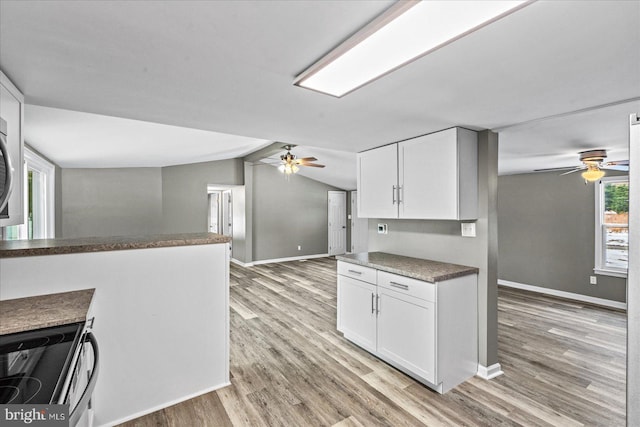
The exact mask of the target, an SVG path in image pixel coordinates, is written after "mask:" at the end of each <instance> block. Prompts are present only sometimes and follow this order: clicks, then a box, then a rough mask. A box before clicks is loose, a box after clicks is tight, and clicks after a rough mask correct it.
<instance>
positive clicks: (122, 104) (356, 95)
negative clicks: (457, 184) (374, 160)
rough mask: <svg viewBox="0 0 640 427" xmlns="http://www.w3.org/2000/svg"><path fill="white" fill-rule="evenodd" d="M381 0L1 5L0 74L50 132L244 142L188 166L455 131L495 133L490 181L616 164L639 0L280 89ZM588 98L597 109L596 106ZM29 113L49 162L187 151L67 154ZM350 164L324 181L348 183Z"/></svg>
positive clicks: (587, 8) (633, 108) (571, 11)
mask: <svg viewBox="0 0 640 427" xmlns="http://www.w3.org/2000/svg"><path fill="white" fill-rule="evenodd" d="M391 3H392V2H389V1H364V0H363V1H357V2H356V1H241V2H240V1H211V2H200V1H195V2H191V1H182V2H170V1H146V2H120V1H101V2H88V1H86V2H73V1H71V2H60V1H41V2H40V1H28V2H13V1H12V2H9V1H2V2H0V68H2V70H3V71H4V72H5V73H6V74H7V75H8V76H9V77H10V78H11V79H12V80H13V81H14V83H15V84H16V85H17V86H18V87H19V88H20V89H21V90H22V91H23V92H24V94H25V96H26V100H27V103H28V104H32V105H37V106H43V107H52V108H55V109H57V110H54V111H55V112H57V113H58V123H60V127H61V128H62V127H66V128H67V129H68V132H67V136H66V138H65V137H63V138H64V139H73V138H74V136H73V135H74V133H73V131H72V130H73V129H74V127H75V126H76V125H80V122H79V121H78V119H77V117H78V116H77V114H76V113H73V112H68V113H67V114H64V112H61V111H60V110H71V111H80V112H85V113H93V114H100V115H105V116H113V117H120V118H126V119H134V120H139V121H146V122H153V123H160V124H164V125H171V126H178V127H184V128H190V129H199V130H203V131H213V132H218V133H226V134H231V135H241V136H243V137H245V138H241V139H239V140H236V139H233V140H232V141H231V140H228V141H227V142H224V143H220V144H218V143H215V142H211V143H204V144H202V145H201V148H199V149H198V148H197V147H196V146H198V145H200V143H197V142H194V145H189V146H188V147H190V148H189V150H192V151H191V153H189V154H187V155H186V156H187V157H190V158H202V159H208V158H209V157H207V156H215V155H216V154H215V152H216V151H217V150H221V151H222V153H224V154H222V155H223V156H226V155H230V156H232V155H235V154H234V153H239V152H242V151H243V150H244V149H245V148H248V147H249V146H250V145H251V144H255V146H256V147H258V146H260V145H261V144H262V142H263V141H267V140H269V141H282V142H287V143H293V144H297V145H300V146H304V147H305V149H307V148H308V149H309V152H308V154H309V155H314V156H315V157H317V158H318V159H320V161H321V162H323V163H325V164H327V165H329V161H328V160H330V158H329V154H328V153H329V152H327V154H326V156H327V157H326V158H323V157H322V156H321V155H320V153H321V152H322V151H320V149H324V150H337V151H344V152H348V153H351V154H350V155H349V156H350V157H351V158H353V153H356V152H358V151H362V150H365V149H368V148H372V147H376V146H379V145H383V144H386V143H389V142H393V141H398V140H402V139H406V138H410V137H413V136H417V135H421V134H425V133H428V132H433V131H437V130H440V129H444V128H447V127H450V126H456V125H459V126H465V127H469V128H472V129H497V130H498V131H500V172H501V173H518V172H527V171H531V170H533V169H536V168H544V167H554V166H565V165H567V164H576V162H577V154H576V153H577V152H578V151H581V150H583V149H587V148H593V147H598V148H606V149H608V150H610V153H611V155H610V158H612V159H613V158H614V157H615V158H616V159H618V158H623V157H624V158H626V155H627V154H626V148H625V147H626V146H627V144H628V136H627V134H628V115H629V114H630V113H632V112H640V84H639V83H638V75H640V49H638V46H640V26H639V25H638V22H639V21H640V2H638V1H580V2H568V1H538V2H536V3H533V4H531V5H529V6H527V7H526V8H524V9H522V10H520V11H518V12H516V13H514V14H512V15H510V16H508V17H506V18H503V19H502V20H500V21H498V22H496V23H493V24H491V25H489V26H487V27H484V28H482V29H480V30H479V31H477V32H475V33H473V34H471V35H468V36H466V37H464V38H462V39H460V40H457V41H456V42H454V43H451V44H450V45H448V46H446V47H444V48H442V49H440V50H438V51H436V52H434V53H432V54H429V55H427V56H425V57H423V58H421V59H419V60H417V61H415V62H413V63H411V64H410V65H408V66H406V67H404V68H402V69H400V70H397V71H395V72H394V73H392V74H390V75H387V76H385V77H384V78H382V79H379V80H377V81H375V82H373V83H371V84H369V85H367V86H365V87H363V88H361V89H359V90H357V91H355V92H353V93H351V94H349V95H347V96H345V97H344V98H340V99H337V98H333V97H329V96H326V95H322V94H319V93H315V92H312V91H308V90H305V89H301V88H299V87H295V86H293V85H292V82H293V80H294V77H295V76H296V75H297V74H299V73H300V72H301V71H303V70H304V69H305V68H306V67H307V66H309V65H310V64H312V63H314V62H315V61H316V60H317V59H318V58H319V57H321V56H322V55H323V54H324V53H326V52H327V51H329V50H331V49H332V48H333V47H334V46H335V45H337V44H338V43H340V42H341V41H342V40H344V39H345V38H346V37H348V36H349V35H350V34H352V33H353V32H354V31H357V30H358V29H359V28H360V27H362V26H363V25H364V24H366V23H367V22H368V21H370V20H371V19H372V18H373V17H375V16H376V15H378V14H379V13H381V12H382V11H383V10H384V9H386V8H387V7H388V6H389V5H390V4H391ZM623 100H632V102H627V103H626V104H617V103H619V102H621V101H623ZM602 105H610V106H609V107H606V108H600V109H597V108H596V109H594V107H597V106H602ZM591 109H593V110H592V111H591ZM583 110H585V112H583V113H580V114H573V115H572V114H567V113H570V112H574V111H583ZM587 110H589V111H587ZM34 111H38V110H37V107H35V109H34V108H33V107H29V108H28V109H27V113H28V114H27V117H26V126H27V130H26V136H27V141H28V142H30V143H31V144H32V145H34V146H35V148H37V149H40V148H41V147H42V151H43V152H45V154H47V155H49V156H50V157H51V158H52V159H53V160H54V161H56V162H59V163H60V164H61V165H64V164H72V162H73V164H75V165H86V166H95V165H99V164H101V163H100V159H105V160H106V159H108V160H109V161H110V162H115V161H116V160H117V158H118V156H123V157H124V156H125V155H126V157H128V159H127V161H128V162H129V163H126V165H129V166H133V165H134V164H136V161H138V162H140V165H142V164H143V163H144V162H146V161H148V160H147V159H149V158H150V157H151V156H152V155H153V156H158V157H157V158H156V160H155V161H158V162H159V163H162V162H167V164H173V163H174V161H173V160H171V159H179V158H180V156H182V155H183V154H182V153H183V151H186V150H187V148H185V147H187V145H186V142H185V143H184V144H169V146H168V147H166V146H163V147H162V150H155V151H156V152H153V150H152V149H151V150H150V148H149V145H148V143H144V144H143V143H139V142H138V138H135V140H132V141H131V142H127V143H126V144H125V145H126V147H128V149H127V151H126V153H119V152H118V149H117V145H116V144H113V143H111V144H106V143H104V142H100V141H99V140H98V138H95V137H90V138H87V137H86V135H84V137H83V139H82V140H81V139H80V138H78V139H77V140H76V141H75V142H73V143H71V142H69V143H68V145H66V146H65V145H63V144H60V143H57V142H53V141H50V140H49V138H48V137H46V136H45V137H38V138H37V139H36V137H33V140H30V138H31V135H36V134H39V135H43V134H46V133H48V132H47V131H45V130H43V131H42V132H40V131H38V130H37V129H33V130H32V129H31V128H38V127H43V128H44V126H45V125H44V123H46V118H45V117H46V116H47V115H53V113H47V112H46V109H42V111H41V113H42V114H41V117H39V118H38V114H37V113H34ZM89 117H91V116H89ZM545 117H551V118H549V119H547V120H539V119H541V118H545ZM116 123H117V121H111V122H110V123H109V126H112V127H113V128H114V131H113V133H114V134H115V135H118V134H120V135H122V132H120V130H117V129H116V128H117V127H118V126H119V125H117V124H116ZM122 123H123V124H122V126H123V127H126V126H127V123H129V121H124V122H122ZM518 124H521V125H518ZM141 126H142V125H141ZM96 132H97V131H96ZM185 132H186V133H185V138H186V137H187V132H191V131H190V130H189V129H186V130H185ZM124 133H125V134H126V131H125V132H124ZM209 136H211V138H212V139H211V141H213V140H214V139H215V138H214V134H210V135H209ZM185 138H180V140H181V141H184V140H185ZM203 138H206V136H203ZM222 138H228V137H226V136H223V137H222ZM246 138H256V139H257V140H259V141H253V142H251V140H249V139H246ZM189 139H190V137H189ZM45 140H47V141H45ZM146 140H147V141H149V140H150V138H148V139H146ZM90 141H96V142H95V143H94V144H91V143H90ZM200 141H204V139H201V140H200ZM230 141H231V142H230ZM123 144H124V143H123ZM236 144H240V145H236ZM242 144H245V145H242ZM65 147H68V148H65ZM314 148H317V149H316V150H315V151H314ZM109 149H112V151H111V152H109ZM301 149H302V148H301ZM198 150H202V151H198ZM160 151H162V153H160ZM305 153H306V152H305ZM614 153H615V156H614ZM161 154H162V155H164V156H165V157H164V160H162V158H161V157H160V155H161ZM296 154H297V155H300V154H299V152H296ZM337 157H339V156H337ZM210 158H214V157H210ZM567 162H569V163H567ZM104 164H105V165H106V162H105V163H104ZM349 164H351V167H349ZM349 164H348V165H347V167H337V168H335V172H336V173H343V174H345V177H346V179H351V180H352V181H354V180H355V162H353V163H349ZM329 171H330V169H329V167H327V168H325V169H323V170H318V171H315V170H314V171H313V172H314V173H315V172H317V173H321V172H325V174H329ZM347 175H348V176H347ZM349 176H350V177H351V178H349ZM349 188H353V186H351V187H349Z"/></svg>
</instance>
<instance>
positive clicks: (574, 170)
mask: <svg viewBox="0 0 640 427" xmlns="http://www.w3.org/2000/svg"><path fill="white" fill-rule="evenodd" d="M584 169H586V167H581V168H575V169H573V170H570V171H569V172H565V173H561V174H560V176H563V175H569V174H570V173H574V172H579V171H581V170H584Z"/></svg>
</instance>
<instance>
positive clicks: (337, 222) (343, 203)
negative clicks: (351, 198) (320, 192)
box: [328, 191, 347, 255]
mask: <svg viewBox="0 0 640 427" xmlns="http://www.w3.org/2000/svg"><path fill="white" fill-rule="evenodd" d="M328 206H329V212H328V218H329V255H339V254H343V253H345V252H346V251H347V193H346V192H345V191H329V203H328Z"/></svg>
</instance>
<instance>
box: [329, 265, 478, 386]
mask: <svg viewBox="0 0 640 427" xmlns="http://www.w3.org/2000/svg"><path fill="white" fill-rule="evenodd" d="M337 315H338V316H337V327H338V330H339V331H340V332H342V333H343V334H344V337H345V338H347V339H348V340H349V341H352V342H353V343H355V344H357V345H359V346H360V347H362V348H364V349H365V350H367V351H369V352H370V353H372V354H374V355H375V356H377V357H379V358H380V359H382V360H384V361H385V362H387V363H389V364H391V365H393V366H394V367H396V368H398V369H399V370H401V371H403V372H405V373H407V374H408V375H410V376H412V377H413V378H415V379H417V380H419V381H420V382H422V383H424V384H426V385H427V386H429V387H431V388H433V389H435V390H436V391H438V392H440V393H444V392H446V391H448V390H450V389H451V388H453V387H455V386H456V385H458V384H460V383H461V382H463V381H465V380H467V379H469V378H470V377H472V376H474V375H475V374H476V372H477V367H478V347H477V342H478V341H477V275H476V274H473V275H468V276H463V277H458V278H454V279H451V280H446V281H442V282H438V283H428V282H423V281H420V280H415V279H412V278H408V277H405V276H400V275H396V274H391V273H388V272H385V271H380V270H374V269H371V268H368V267H362V266H355V267H354V266H353V264H350V263H346V262H343V261H339V262H338V310H337Z"/></svg>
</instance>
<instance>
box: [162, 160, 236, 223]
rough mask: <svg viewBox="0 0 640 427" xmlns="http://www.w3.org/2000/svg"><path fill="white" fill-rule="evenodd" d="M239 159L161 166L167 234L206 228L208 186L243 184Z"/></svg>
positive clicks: (164, 219)
mask: <svg viewBox="0 0 640 427" xmlns="http://www.w3.org/2000/svg"><path fill="white" fill-rule="evenodd" d="M243 183H244V182H243V163H242V160H240V159H231V160H220V161H214V162H204V163H193V164H188V165H179V166H168V167H164V168H162V207H163V224H162V229H163V232H165V233H191V232H193V233H196V232H205V231H207V221H208V220H207V215H208V212H209V205H208V201H207V185H209V184H216V185H242V184H243Z"/></svg>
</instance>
